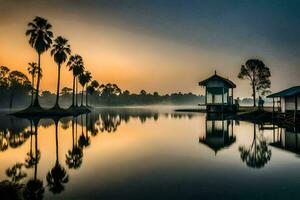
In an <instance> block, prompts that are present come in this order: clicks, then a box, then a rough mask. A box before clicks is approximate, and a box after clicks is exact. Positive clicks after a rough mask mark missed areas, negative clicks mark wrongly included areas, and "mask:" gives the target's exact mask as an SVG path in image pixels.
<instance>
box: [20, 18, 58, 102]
mask: <svg viewBox="0 0 300 200" xmlns="http://www.w3.org/2000/svg"><path fill="white" fill-rule="evenodd" d="M51 28H52V25H51V24H50V23H49V22H48V20H47V19H44V18H42V17H35V18H34V19H33V21H32V22H29V23H28V30H27V31H26V33H25V34H26V36H29V44H30V45H31V46H32V48H34V49H35V51H36V52H37V54H38V79H37V86H36V94H35V100H34V103H33V106H35V107H40V104H39V99H38V95H39V89H40V71H41V55H42V53H44V52H46V51H47V50H48V49H49V48H50V47H51V44H52V37H53V33H52V31H51Z"/></svg>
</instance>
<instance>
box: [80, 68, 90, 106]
mask: <svg viewBox="0 0 300 200" xmlns="http://www.w3.org/2000/svg"><path fill="white" fill-rule="evenodd" d="M91 79H92V75H91V73H90V72H88V71H85V72H84V73H82V74H80V75H79V83H80V85H81V86H82V92H81V106H83V92H84V87H85V85H86V84H88V83H89V82H90V81H91Z"/></svg>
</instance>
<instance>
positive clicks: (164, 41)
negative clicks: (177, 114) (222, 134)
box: [0, 0, 299, 96]
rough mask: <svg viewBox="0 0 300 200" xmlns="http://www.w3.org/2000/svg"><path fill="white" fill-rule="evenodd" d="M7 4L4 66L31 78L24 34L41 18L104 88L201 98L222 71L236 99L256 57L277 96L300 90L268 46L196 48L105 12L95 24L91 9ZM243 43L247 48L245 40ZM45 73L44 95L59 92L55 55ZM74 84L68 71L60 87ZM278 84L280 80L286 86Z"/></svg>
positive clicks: (0, 61) (294, 73) (31, 56)
mask: <svg viewBox="0 0 300 200" xmlns="http://www.w3.org/2000/svg"><path fill="white" fill-rule="evenodd" d="M3 2H5V3H3V5H4V7H2V8H0V11H1V12H2V13H3V14H2V16H1V17H0V27H1V31H0V44H1V48H0V65H5V66H8V67H9V68H11V69H18V70H20V71H23V72H26V68H27V63H28V62H32V61H37V55H36V53H35V51H34V50H33V49H32V48H31V47H30V45H29V44H28V38H26V36H25V30H26V28H27V27H26V26H27V23H28V22H29V21H30V20H32V19H33V17H34V16H36V15H39V16H43V17H45V18H47V19H48V20H49V21H50V23H51V24H52V25H53V32H54V34H55V36H59V35H61V36H63V37H66V38H67V39H68V40H69V42H70V45H71V48H72V52H74V53H78V54H80V55H82V56H83V58H84V62H85V66H86V68H87V69H88V70H89V71H91V73H92V76H93V78H94V79H97V80H98V81H99V82H100V83H108V82H111V83H116V84H118V85H119V86H120V87H121V89H129V90H130V91H132V92H139V91H140V90H141V89H145V90H146V91H148V92H154V91H158V92H160V93H171V92H179V91H181V92H196V93H201V92H202V90H201V89H200V88H199V87H198V85H197V82H198V81H200V80H201V79H204V78H206V77H207V76H210V75H211V74H213V73H214V70H217V71H218V72H219V73H220V74H221V75H223V76H224V77H228V78H230V79H232V80H233V81H234V82H236V84H237V85H238V88H237V89H236V93H235V94H237V95H239V96H250V88H249V85H248V82H247V81H241V80H238V79H237V74H238V72H239V69H240V66H241V64H243V63H244V62H245V61H246V60H247V59H248V58H251V57H253V56H255V55H260V56H259V58H263V60H264V62H265V63H266V64H267V65H268V66H269V67H270V68H271V71H272V74H273V76H272V80H273V83H274V84H273V87H272V89H273V90H278V89H282V88H284V87H288V86H293V85H296V84H298V77H299V70H298V69H297V68H296V67H295V63H292V62H289V60H288V59H285V60H284V59H282V58H280V57H277V56H276V54H275V53H274V52H273V49H272V46H269V45H268V44H265V43H260V46H261V47H263V48H264V49H263V50H262V49H258V48H252V49H251V48H250V49H247V50H245V51H239V50H238V49H234V48H233V47H231V46H228V47H224V46H217V47H215V46H216V45H212V47H210V46H209V45H207V44H203V45H201V44H191V43H190V42H185V40H182V39H181V38H179V39H178V40H177V39H174V37H168V36H165V37H162V36H159V35H156V34H149V32H147V30H146V31H144V32H143V29H146V28H145V27H140V26H137V25H134V24H127V23H124V22H123V21H122V20H120V19H117V18H116V17H114V13H110V12H102V13H101V15H100V14H99V16H98V17H97V18H96V17H93V15H96V14H97V12H96V11H97V10H89V9H87V8H86V7H83V8H82V9H81V11H80V13H76V9H75V8H72V7H71V8H69V9H66V10H63V9H62V8H61V9H58V7H57V6H56V5H53V4H49V5H48V4H47V3H45V4H41V5H39V6H32V5H33V4H30V3H28V4H26V3H21V2H18V1H16V0H14V1H12V2H9V1H3ZM15 2H17V3H15ZM30 2H34V1H30ZM24 6H28V9H27V10H26V11H24V10H22V9H21V8H22V7H24ZM1 9H2V10H1ZM90 9H91V8H90ZM41 11H42V12H41ZM88 13H92V14H90V15H89V14H88ZM99 13H100V11H99ZM149 29H150V28H149ZM191 31H192V30H191ZM195 36H196V35H195ZM258 41H259V40H258ZM239 42H246V43H247V41H244V40H242V41H239ZM247 45H248V44H247ZM261 52H264V53H263V54H262V53H261ZM255 57H256V56H255ZM42 68H43V71H44V76H43V79H42V82H41V87H42V89H44V90H46V89H47V90H51V91H55V88H56V77H57V66H56V64H55V62H54V61H53V58H51V56H50V51H48V52H46V53H44V54H43V55H42ZM287 69H289V70H287ZM282 77H283V78H282ZM71 78H72V77H71V73H70V72H68V70H67V68H66V67H65V66H63V67H62V82H61V86H62V87H65V86H68V87H71V84H72V79H71ZM276 80H281V83H279V82H278V81H276Z"/></svg>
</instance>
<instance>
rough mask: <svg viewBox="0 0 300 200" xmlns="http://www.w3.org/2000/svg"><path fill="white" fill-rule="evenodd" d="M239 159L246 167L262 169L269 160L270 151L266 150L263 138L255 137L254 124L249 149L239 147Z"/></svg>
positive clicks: (265, 142) (266, 146)
mask: <svg viewBox="0 0 300 200" xmlns="http://www.w3.org/2000/svg"><path fill="white" fill-rule="evenodd" d="M239 151H240V154H241V159H242V161H243V162H246V164H247V166H248V167H251V168H262V167H264V166H265V164H266V163H267V162H269V160H270V159H271V154H272V153H271V150H270V149H268V145H267V141H266V139H265V138H263V136H261V137H257V136H256V124H254V136H253V142H252V144H251V146H250V147H248V148H246V147H244V146H240V147H239Z"/></svg>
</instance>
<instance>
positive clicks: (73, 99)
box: [72, 76, 75, 107]
mask: <svg viewBox="0 0 300 200" xmlns="http://www.w3.org/2000/svg"><path fill="white" fill-rule="evenodd" d="M74 103H75V76H73V95H72V107H74Z"/></svg>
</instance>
